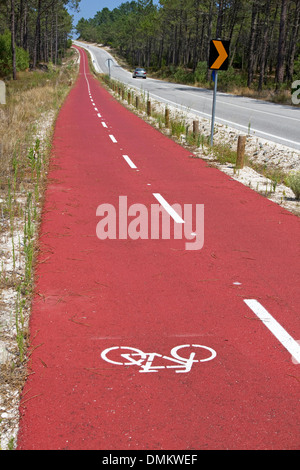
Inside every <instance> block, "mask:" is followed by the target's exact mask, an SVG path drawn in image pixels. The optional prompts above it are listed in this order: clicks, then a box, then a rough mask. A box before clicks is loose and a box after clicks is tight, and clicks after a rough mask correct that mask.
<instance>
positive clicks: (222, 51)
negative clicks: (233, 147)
mask: <svg viewBox="0 0 300 470" xmlns="http://www.w3.org/2000/svg"><path fill="white" fill-rule="evenodd" d="M229 46H230V42H229V41H222V40H221V39H213V40H212V41H211V42H210V52H209V59H208V68H209V69H210V70H213V73H214V82H215V86H214V97H213V107H212V119H211V134H210V145H211V146H213V142H214V127H215V116H216V102H217V89H218V70H227V69H228V56H229Z"/></svg>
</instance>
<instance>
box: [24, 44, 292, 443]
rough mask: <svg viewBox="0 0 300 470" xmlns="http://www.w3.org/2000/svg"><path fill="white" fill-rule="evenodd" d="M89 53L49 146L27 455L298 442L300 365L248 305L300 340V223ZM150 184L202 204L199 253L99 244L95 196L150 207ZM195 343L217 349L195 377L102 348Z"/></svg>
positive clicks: (168, 243)
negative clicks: (109, 358)
mask: <svg viewBox="0 0 300 470" xmlns="http://www.w3.org/2000/svg"><path fill="white" fill-rule="evenodd" d="M80 55H81V65H80V75H79V78H78V81H77V83H76V85H75V86H74V88H73V89H72V90H71V92H70V94H69V96H68V98H67V100H66V102H65V104H64V106H63V107H62V109H61V111H60V114H59V116H58V119H57V123H56V129H55V134H54V139H53V157H52V162H51V169H50V173H49V181H48V187H47V191H46V199H45V204H44V209H43V217H42V225H41V232H40V253H39V259H38V263H37V268H36V292H35V297H34V301H33V307H32V315H31V322H30V333H31V348H32V353H31V356H30V361H29V367H30V372H31V374H30V375H29V377H28V380H27V383H26V386H25V390H24V393H23V397H22V400H21V406H20V412H21V420H20V430H19V435H18V448H19V449H26V450H29V449H86V450H88V449H98V450H101V449H103V450H104V449H105V450H116V449H118V450H145V449H150V450H157V449H164V450H172V449H173V450H176V449H177V450H192V449H193V450H195V449H296V448H299V444H300V439H299V388H300V380H299V378H300V377H299V367H300V366H299V365H296V364H294V363H293V362H292V359H291V355H290V354H289V352H288V351H287V350H286V349H285V348H284V346H283V345H282V344H281V343H280V342H279V341H278V340H277V338H275V336H274V335H273V334H272V333H271V332H270V331H269V330H268V329H267V328H266V326H265V325H264V324H263V323H262V322H261V321H260V320H259V319H258V318H257V317H256V316H255V314H254V313H253V312H252V311H251V310H250V309H249V308H248V307H247V305H246V304H245V302H244V299H257V300H258V301H259V302H260V303H261V304H262V305H263V306H264V307H265V308H266V309H267V310H268V312H269V313H270V314H271V315H272V316H273V317H274V318H276V320H277V321H278V322H279V323H280V324H281V325H282V326H283V327H284V328H285V329H286V330H287V331H288V332H289V334H290V335H291V336H292V337H293V338H294V339H295V340H299V339H300V320H299V303H300V302H299V300H300V299H299V219H298V218H297V217H295V216H293V215H291V214H289V213H288V212H286V211H285V210H283V209H282V208H280V207H279V206H277V205H275V204H273V203H272V202H270V201H269V200H267V199H265V198H263V197H261V196H260V195H258V194H256V193H255V192H254V191H252V190H250V189H249V188H246V187H244V186H242V185H241V184H239V183H237V182H235V181H233V180H232V179H231V178H230V177H228V176H226V175H225V174H223V173H221V172H219V171H218V170H216V169H213V168H210V167H208V166H207V165H206V164H205V162H203V161H201V160H199V159H195V158H190V157H191V155H190V153H189V152H188V151H187V150H185V149H183V148H182V147H180V146H179V145H177V144H175V143H174V142H172V141H171V140H170V139H168V138H167V137H164V136H163V135H162V134H160V133H159V132H158V131H156V130H155V129H153V128H152V127H151V126H149V125H148V124H146V123H145V122H143V121H142V120H140V119H139V118H138V117H137V116H135V115H134V114H132V113H130V112H129V111H128V110H126V109H125V108H124V107H122V106H121V105H120V104H119V103H118V102H117V101H116V100H115V99H114V98H113V97H112V96H111V95H110V94H109V93H108V92H107V91H106V90H105V89H104V88H102V87H101V86H100V85H99V83H98V82H97V81H96V80H95V79H94V78H93V77H92V75H91V74H90V73H89V71H88V68H87V67H88V66H87V59H86V55H85V53H83V51H82V50H81V51H80ZM89 87H90V92H91V97H92V98H90V96H89ZM92 100H93V102H92ZM95 108H96V109H95ZM99 114H100V115H101V117H100V116H99ZM102 122H105V124H106V126H107V127H104V126H103V124H102ZM110 135H113V136H114V137H115V139H116V142H113V140H112V138H111V137H109V136H110ZM123 155H128V156H129V157H130V159H131V160H132V161H133V162H134V164H135V165H136V167H137V169H138V170H139V171H137V170H136V169H134V168H131V167H130V166H129V165H128V164H127V162H126V161H125V160H124V158H123ZM153 193H160V194H161V195H162V196H163V197H164V198H165V199H166V200H167V201H168V203H169V204H174V203H179V204H181V205H182V206H183V205H184V204H193V205H194V206H195V205H196V204H204V207H205V241H204V247H203V248H202V249H201V250H198V251H187V250H185V241H184V240H131V239H129V238H128V239H127V240H100V239H98V238H97V236H96V226H97V223H98V222H99V220H100V219H99V217H97V216H96V210H97V207H98V206H99V205H101V204H104V203H109V204H112V205H113V206H114V207H116V208H118V204H119V197H120V196H127V198H128V206H130V205H131V204H134V203H140V204H143V205H145V206H146V207H148V208H150V207H151V204H155V203H157V201H156V200H155V198H154V196H153ZM236 283H238V284H236ZM187 344H196V345H204V346H206V347H209V348H212V349H214V350H215V351H216V353H217V355H216V357H215V358H214V359H213V360H211V361H208V362H202V363H194V364H193V366H192V368H191V370H190V372H188V373H176V371H175V369H159V370H158V371H157V372H152V373H141V372H140V370H141V369H140V368H139V367H138V366H137V365H132V366H122V365H116V364H112V363H109V362H106V361H104V360H103V358H102V357H101V353H102V351H104V350H105V349H107V348H112V347H125V346H127V347H133V348H137V349H139V350H141V351H143V352H145V353H154V352H156V353H159V354H162V355H167V356H168V355H170V351H171V349H172V348H174V347H176V346H179V345H187Z"/></svg>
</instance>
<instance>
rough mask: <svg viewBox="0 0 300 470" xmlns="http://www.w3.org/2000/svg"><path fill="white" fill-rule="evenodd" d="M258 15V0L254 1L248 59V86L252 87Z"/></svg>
mask: <svg viewBox="0 0 300 470" xmlns="http://www.w3.org/2000/svg"><path fill="white" fill-rule="evenodd" d="M257 17H258V7H257V3H256V0H253V3H252V19H251V32H250V46H249V60H248V82H247V86H248V87H250V86H251V84H252V82H253V74H254V62H255V39H256V31H257Z"/></svg>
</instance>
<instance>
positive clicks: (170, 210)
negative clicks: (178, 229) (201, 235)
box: [153, 193, 185, 224]
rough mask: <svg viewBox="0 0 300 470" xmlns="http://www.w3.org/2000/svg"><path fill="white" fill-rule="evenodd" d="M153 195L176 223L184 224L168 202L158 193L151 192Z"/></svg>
mask: <svg viewBox="0 0 300 470" xmlns="http://www.w3.org/2000/svg"><path fill="white" fill-rule="evenodd" d="M153 196H154V197H155V198H156V199H157V200H158V202H159V203H160V204H161V205H162V207H163V208H164V209H165V210H166V211H167V212H168V214H169V215H170V216H171V217H172V219H174V220H175V222H176V223H177V224H184V223H185V222H184V220H183V219H182V218H181V217H180V216H179V215H178V214H177V212H176V211H175V210H174V209H173V207H171V206H170V204H169V203H168V202H167V201H166V200H165V199H164V198H163V197H162V195H161V194H159V193H153Z"/></svg>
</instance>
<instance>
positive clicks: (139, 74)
mask: <svg viewBox="0 0 300 470" xmlns="http://www.w3.org/2000/svg"><path fill="white" fill-rule="evenodd" d="M138 77H141V78H147V72H146V70H145V69H142V68H140V67H138V68H136V69H135V71H134V72H133V74H132V78H138Z"/></svg>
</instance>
